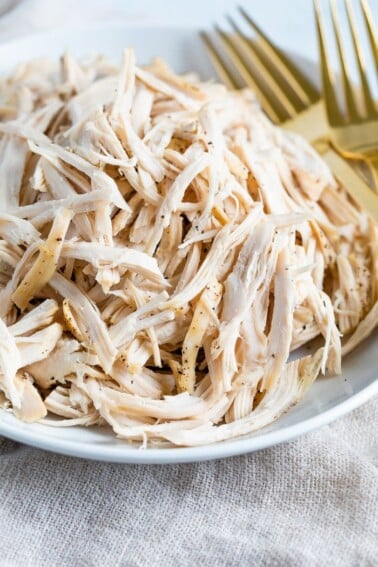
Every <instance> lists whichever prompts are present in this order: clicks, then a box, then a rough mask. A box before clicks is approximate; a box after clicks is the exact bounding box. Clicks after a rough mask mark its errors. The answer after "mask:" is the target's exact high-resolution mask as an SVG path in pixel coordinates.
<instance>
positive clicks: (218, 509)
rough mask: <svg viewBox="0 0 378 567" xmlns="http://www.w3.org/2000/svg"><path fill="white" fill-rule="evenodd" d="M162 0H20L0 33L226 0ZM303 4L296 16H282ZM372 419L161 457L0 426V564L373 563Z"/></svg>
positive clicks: (376, 548) (295, 2)
mask: <svg viewBox="0 0 378 567" xmlns="http://www.w3.org/2000/svg"><path fill="white" fill-rule="evenodd" d="M275 2H276V4H277V3H278V0H265V2H263V3H261V2H259V3H257V2H256V3H255V4H256V9H257V11H258V12H259V11H260V12H261V14H262V16H263V15H264V9H265V12H266V14H267V15H268V19H270V21H271V23H272V26H273V29H274V31H277V32H278V31H279V29H284V30H286V31H287V33H286V36H285V37H286V38H290V37H293V34H291V33H289V30H290V29H292V28H291V27H290V26H292V27H293V29H294V28H295V29H296V30H297V31H296V34H298V33H302V34H305V42H304V43H303V49H304V50H305V49H306V48H307V47H308V45H309V41H310V40H308V38H307V35H306V34H308V30H307V28H306V26H305V21H307V22H308V20H309V18H310V16H309V13H308V15H307V16H306V17H305V18H304V20H303V22H302V11H300V10H299V9H297V10H295V7H297V8H298V6H299V2H300V6H301V8H303V4H304V0H290V2H289V4H290V6H291V8H294V9H293V10H290V11H289V10H288V20H287V21H285V26H282V22H280V21H278V22H277V18H276V19H275V20H274V21H273V20H272V15H273V14H274V9H273V8H274V3H275ZM372 3H373V5H374V6H375V7H376V6H377V0H372ZM8 4H9V2H8ZM89 4H90V9H89V10H88V6H89ZM170 4H172V2H171V0H169V1H168V0H163V2H160V3H159V6H160V8H159V9H157V7H156V5H157V4H155V2H152V0H138V2H124V0H122V1H121V0H113V1H108V2H103V0H101V1H100V0H90V2H89V0H80V2H77V1H76V0H75V1H73V0H65V1H62V0H54V1H47V0H21V2H18V3H17V6H16V7H15V8H14V9H13V10H11V11H10V12H8V13H6V14H5V15H3V16H2V17H1V18H0V41H1V40H5V39H9V38H10V37H13V36H16V35H22V34H24V33H25V32H32V31H37V30H38V29H48V28H50V27H52V26H53V25H56V24H57V22H59V25H62V24H65V23H70V22H71V23H72V22H76V23H77V22H79V21H80V19H81V18H85V20H86V21H94V20H96V19H101V20H103V19H105V18H107V17H109V16H111V17H112V18H113V19H119V18H120V17H122V15H123V17H125V10H126V7H127V9H128V10H129V11H130V12H132V13H133V17H134V18H135V19H136V20H139V21H140V20H143V21H144V20H145V19H146V18H147V19H148V18H149V21H150V22H151V21H155V20H156V18H158V17H159V16H160V17H161V18H165V19H167V18H168V17H170V18H174V17H181V19H182V20H183V21H185V22H187V21H188V20H190V18H192V22H193V23H198V21H199V20H198V17H199V16H198V15H199V14H203V13H204V11H205V4H206V10H207V11H208V18H209V19H213V16H215V15H216V13H217V11H219V12H221V11H226V8H227V4H228V3H227V1H226V0H217V2H215V1H214V2H208V3H204V2H203V0H201V1H198V0H192V2H189V3H182V8H180V10H178V8H177V7H178V4H179V3H178V2H177V1H176V2H174V4H175V6H176V8H175V9H172V6H171V8H170V7H169V5H170ZM308 4H309V6H308V8H309V9H310V4H311V2H308ZM4 6H5V5H4ZM154 6H155V7H154ZM0 7H1V6H0ZM199 7H200V9H199ZM196 9H197V12H196ZM154 10H155V11H154ZM188 10H189V11H188ZM180 11H184V12H185V11H186V13H185V14H184V15H183V14H181V16H180ZM299 12H300V16H298V17H300V21H301V26H300V27H298V25H294V23H295V22H294V20H293V21H291V23H290V18H289V14H293V15H294V16H295V14H296V13H297V14H299ZM197 16H198V17H197ZM196 18H197V19H196ZM306 18H307V20H306ZM278 19H279V18H278ZM128 21H130V20H128ZM293 22H294V23H293ZM263 24H264V21H263ZM274 26H276V27H274ZM306 30H307V31H306ZM284 39H285V38H283V40H284ZM297 42H299V43H300V41H299V40H298V35H297ZM287 46H288V47H289V48H290V45H287ZM377 421H378V399H375V400H372V401H371V402H369V403H368V404H365V406H363V407H362V408H360V409H358V410H356V411H355V412H353V413H352V414H350V415H349V416H347V417H345V418H343V419H341V420H339V421H337V422H336V423H334V424H332V425H330V426H326V427H323V428H322V429H320V430H319V431H317V432H315V433H312V434H309V435H306V436H304V437H302V438H300V439H298V440H296V441H294V442H291V443H287V444H284V445H281V446H277V447H274V448H272V449H269V450H265V451H260V452H258V453H254V454H251V455H245V456H242V457H236V458H232V459H226V460H223V461H214V462H207V463H199V464H192V465H170V466H138V465H129V466H125V465H114V464H106V463H95V462H89V461H83V460H80V459H74V458H69V457H63V456H59V455H53V454H49V453H45V452H42V451H38V450H36V449H31V448H28V447H23V446H20V445H18V444H16V443H13V442H11V441H8V440H5V439H1V438H0V566H1V567H8V566H9V567H27V566H30V567H43V566H46V567H55V566H59V567H65V566H67V567H80V566H83V567H84V566H85V567H90V566H95V567H97V566H105V567H113V566H114V567H115V566H127V567H128V566H138V567H139V566H148V567H155V566H157V567H170V566H175V567H179V566H184V567H185V566H188V567H191V566H192V565H193V566H194V565H195V566H197V565H198V566H202V565H204V566H208V567H212V566H217V567H222V566H226V565H227V566H228V565H230V566H232V565H237V566H239V565H240V566H244V565H248V566H253V567H259V566H268V567H275V566H277V567H281V566H283V565H284V566H288V567H291V566H293V567H296V566H298V567H315V566H319V567H323V566H326V565H332V567H339V566H340V567H370V566H371V567H375V566H376V565H378V514H377V505H378V472H377V465H378V438H377V435H376V425H377Z"/></svg>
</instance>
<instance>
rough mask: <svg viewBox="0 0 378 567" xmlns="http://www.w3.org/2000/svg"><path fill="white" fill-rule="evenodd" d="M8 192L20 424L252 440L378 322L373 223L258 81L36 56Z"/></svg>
mask: <svg viewBox="0 0 378 567" xmlns="http://www.w3.org/2000/svg"><path fill="white" fill-rule="evenodd" d="M0 185H1V187H0V189H1V191H0V315H1V318H0V399H1V400H2V404H3V405H4V406H5V407H6V408H7V409H8V410H9V411H13V413H14V414H15V415H16V417H18V418H19V419H21V420H23V421H25V422H28V423H29V422H33V421H39V420H42V422H44V423H46V424H49V425H51V426H62V427H67V426H70V425H72V426H77V425H84V426H85V425H86V426H89V425H90V426H92V425H98V426H100V425H103V424H105V423H107V424H109V425H110V426H111V427H112V428H113V430H114V433H115V434H116V435H117V436H119V437H120V438H123V439H127V440H129V441H142V442H143V445H145V443H146V441H147V442H151V443H159V442H163V443H167V442H168V443H170V444H173V445H184V446H185V445H187V446H191V445H203V444H206V443H213V442H217V441H221V440H224V439H229V438H232V437H236V436H239V435H244V434H248V433H250V432H252V431H255V430H256V429H259V428H261V427H264V426H266V425H267V424H269V423H271V422H272V421H273V420H275V419H277V418H278V417H279V416H280V415H281V414H282V413H283V412H285V411H286V410H287V409H288V408H290V407H291V406H292V405H293V404H294V403H296V402H297V401H298V400H299V399H300V398H301V397H302V396H303V395H304V393H305V392H306V391H307V389H308V388H309V387H310V386H311V384H312V383H313V382H314V380H316V378H317V377H318V376H319V374H321V373H325V372H326V371H328V372H329V373H331V374H337V373H340V372H341V363H342V356H344V355H347V354H348V353H349V352H350V351H351V350H353V349H354V348H356V347H357V346H358V345H359V344H360V343H361V341H363V340H364V339H365V338H366V337H367V336H368V335H370V334H371V333H372V332H374V328H375V327H376V326H377V322H378V307H377V306H378V228H377V226H376V225H375V223H374V222H373V220H372V219H371V218H369V216H368V214H367V213H366V212H364V211H361V210H359V209H358V208H357V206H356V205H355V204H354V203H352V202H351V200H350V198H349V197H348V195H347V192H346V190H345V188H344V187H342V186H340V185H339V184H338V182H337V181H336V180H335V179H334V177H333V175H332V173H331V172H330V171H329V169H328V167H327V166H326V164H325V163H324V162H323V161H322V159H321V158H320V156H319V155H318V154H317V153H316V152H315V150H314V149H313V148H311V147H309V146H308V145H307V143H306V142H305V141H304V140H302V139H301V138H300V137H298V136H297V135H295V134H292V133H289V132H286V131H283V130H281V129H279V128H277V127H275V126H274V125H273V124H272V123H271V122H270V121H269V120H268V119H267V117H266V116H265V115H264V114H263V112H262V111H261V109H260V107H259V105H258V104H257V102H256V99H255V97H254V95H253V93H252V92H251V91H250V90H248V89H246V90H241V91H229V90H227V89H226V88H225V87H224V86H222V85H220V84H216V83H204V82H200V81H199V79H198V78H196V77H195V76H194V75H187V76H184V75H182V76H180V75H176V74H175V73H174V72H173V71H172V70H170V69H169V68H168V66H167V65H166V64H165V63H164V62H163V61H161V60H159V59H157V60H155V61H154V62H153V63H152V64H151V65H148V66H143V67H140V66H138V65H137V63H136V60H135V55H134V52H133V50H132V49H125V50H124V53H123V60H122V64H121V66H120V67H119V68H117V67H116V66H115V65H113V64H110V63H108V62H106V61H105V60H104V58H103V57H98V58H97V59H93V60H91V61H90V62H85V63H84V62H81V61H77V60H75V59H74V58H73V57H72V56H71V55H70V54H68V53H66V54H65V55H64V57H63V58H62V60H61V64H60V66H56V65H54V64H53V63H51V62H47V61H40V60H39V61H31V62H29V63H25V64H23V65H22V66H21V67H20V68H19V69H18V70H16V71H15V72H14V73H12V74H11V75H10V76H9V77H6V78H3V79H1V81H0ZM315 338H318V340H320V341H321V342H322V346H321V347H317V350H315V348H313V349H312V353H311V352H306V355H305V356H304V355H303V354H302V353H301V351H298V352H296V356H295V359H293V360H292V359H291V357H290V355H291V353H293V351H294V350H297V349H298V348H300V347H303V346H304V345H306V346H307V347H308V348H312V347H311V341H312V340H313V339H315ZM47 414H50V415H55V416H57V417H58V418H59V419H57V420H52V419H50V418H48V417H46V416H47Z"/></svg>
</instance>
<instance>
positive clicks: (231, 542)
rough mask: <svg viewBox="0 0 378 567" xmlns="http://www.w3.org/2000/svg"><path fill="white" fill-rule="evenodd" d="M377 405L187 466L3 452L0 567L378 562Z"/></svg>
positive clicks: (364, 566) (357, 566)
mask: <svg viewBox="0 0 378 567" xmlns="http://www.w3.org/2000/svg"><path fill="white" fill-rule="evenodd" d="M377 401H378V400H374V401H372V402H369V403H368V404H366V405H365V406H363V407H362V408H360V409H358V410H356V411H355V412H353V413H352V414H350V415H349V416H348V417H346V418H344V419H341V420H339V421H338V422H336V423H334V424H332V425H330V426H326V427H323V428H322V429H320V430H319V431H317V432H315V433H312V434H309V435H306V436H304V437H302V438H300V439H298V440H297V441H294V442H291V443H287V444H284V445H280V446H277V447H274V448H272V449H268V450H264V451H260V452H258V453H254V454H251V455H245V456H242V457H234V458H231V459H225V460H223V461H214V462H207V463H198V464H190V465H165V466H160V465H159V466H157V465H154V466H152V465H151V466H143V465H115V464H108V463H96V462H89V461H84V460H80V459H74V458H70V457H63V456H58V455H52V454H49V453H45V452H42V451H38V450H35V449H30V448H27V447H22V448H19V446H18V445H17V444H14V443H11V442H8V441H4V442H3V444H2V445H0V479H1V481H0V550H1V551H0V565H1V566H2V567H3V566H4V567H5V566H6V567H8V566H12V567H13V566H17V567H18V566H20V567H21V566H22V567H25V566H31V567H42V566H46V567H54V566H55V565H56V566H59V567H66V566H67V567H80V566H83V567H84V566H85V567H87V566H106V567H108V566H110V567H115V566H127V567H128V566H138V567H139V566H148V567H155V566H156V567H170V566H172V567H173V566H174V567H177V566H189V567H191V566H192V565H193V566H194V565H195V566H197V565H198V566H199V565H204V566H209V567H212V566H217V567H220V566H226V565H227V566H228V565H237V566H239V565H240V566H244V565H250V566H253V567H260V566H268V567H275V566H277V567H281V566H290V567H291V566H293V567H315V566H319V567H324V566H326V565H332V567H349V566H350V567H352V566H353V567H370V566H371V567H375V566H376V565H377V557H378V515H377V501H378V471H377V465H378V439H377V435H376V432H375V429H376V424H377V419H378V403H377Z"/></svg>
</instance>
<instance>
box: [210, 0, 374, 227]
mask: <svg viewBox="0 0 378 567" xmlns="http://www.w3.org/2000/svg"><path fill="white" fill-rule="evenodd" d="M239 10H240V13H241V15H242V16H243V18H244V19H245V20H246V22H247V23H248V24H249V26H250V27H252V29H253V30H254V31H255V33H256V34H257V37H258V41H257V42H256V41H252V40H251V39H250V38H249V37H247V36H246V35H245V34H244V33H243V31H242V30H241V29H240V27H239V26H238V25H237V23H236V22H235V21H234V20H233V19H232V18H228V20H229V22H230V24H231V26H232V27H233V30H234V33H233V34H232V35H231V34H227V33H225V32H224V31H222V30H221V29H219V28H218V27H216V32H217V37H218V39H219V40H220V42H221V44H222V47H223V49H220V48H219V47H217V45H216V43H215V42H214V41H213V40H212V38H211V36H210V35H209V34H207V33H205V32H202V33H201V37H202V39H203V41H204V44H205V46H206V48H207V51H208V53H209V56H210V58H211V60H212V62H213V64H214V67H215V69H216V71H217V73H218V74H219V76H220V78H221V79H222V80H223V82H224V83H225V84H226V85H227V86H228V87H230V88H242V87H245V86H249V87H251V88H253V90H254V91H255V93H256V95H257V97H258V98H259V101H260V103H261V106H262V108H263V109H264V111H265V112H266V114H267V115H268V116H269V118H270V119H271V120H272V121H273V122H274V123H275V124H277V125H280V126H281V127H283V128H287V129H289V130H292V131H294V132H296V133H298V134H300V135H302V136H303V137H304V138H306V139H307V140H308V141H309V142H310V143H312V144H313V145H314V147H316V149H317V150H318V151H319V152H320V153H321V154H322V157H323V159H324V160H325V161H326V162H327V164H328V166H329V167H330V169H331V171H332V172H333V173H334V175H335V176H336V177H337V178H338V179H339V181H340V182H341V183H342V185H344V186H345V188H346V189H347V190H348V192H349V193H350V195H351V196H352V197H353V198H354V200H355V201H357V202H358V203H359V205H360V206H361V207H363V208H365V209H366V210H368V211H369V212H370V214H371V215H372V216H373V218H374V219H375V220H376V221H377V222H378V197H377V196H376V195H375V194H374V193H373V191H372V190H371V189H370V188H369V186H368V185H367V184H366V183H365V182H364V181H363V180H362V179H361V178H360V177H359V175H357V173H356V172H355V171H354V169H353V168H352V167H351V166H350V165H349V164H348V163H347V162H346V161H345V160H344V159H343V158H342V157H340V156H339V155H338V154H337V152H335V151H334V150H333V149H332V148H331V147H330V145H329V143H328V133H329V128H328V125H327V120H326V116H325V113H324V108H323V103H322V101H321V100H320V94H319V92H318V90H317V89H316V87H315V86H314V85H313V84H312V83H311V82H310V81H309V80H308V79H307V78H306V77H305V75H304V74H303V73H302V72H301V70H300V69H299V68H298V67H297V66H296V65H294V64H293V62H292V61H291V60H290V59H289V58H288V57H287V56H286V55H285V54H284V53H282V51H281V50H280V49H279V48H277V47H276V46H275V45H274V44H273V43H272V42H271V41H270V39H269V38H268V36H267V35H266V34H265V33H264V32H263V31H262V30H261V29H260V28H259V27H258V25H257V24H256V23H255V22H254V21H253V19H252V18H251V17H250V16H249V15H248V14H247V13H246V12H245V11H244V10H243V9H242V8H239ZM225 53H226V55H227V56H225Z"/></svg>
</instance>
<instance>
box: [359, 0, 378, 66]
mask: <svg viewBox="0 0 378 567" xmlns="http://www.w3.org/2000/svg"><path fill="white" fill-rule="evenodd" d="M360 5H361V10H362V13H363V16H364V20H365V25H366V29H367V32H368V37H369V42H370V47H371V50H372V53H373V58H374V63H375V70H376V72H377V74H378V37H377V32H376V29H375V26H374V20H373V16H372V15H371V11H370V7H369V3H368V0H360Z"/></svg>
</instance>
